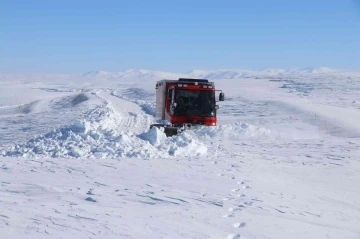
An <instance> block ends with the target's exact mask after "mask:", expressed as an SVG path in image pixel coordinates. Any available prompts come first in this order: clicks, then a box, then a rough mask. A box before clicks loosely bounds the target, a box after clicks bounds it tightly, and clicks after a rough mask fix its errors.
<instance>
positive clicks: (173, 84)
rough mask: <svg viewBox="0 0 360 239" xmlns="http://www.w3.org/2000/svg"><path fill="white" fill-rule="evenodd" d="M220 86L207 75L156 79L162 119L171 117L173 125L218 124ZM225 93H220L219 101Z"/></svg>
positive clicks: (157, 109)
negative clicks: (205, 76) (206, 77)
mask: <svg viewBox="0 0 360 239" xmlns="http://www.w3.org/2000/svg"><path fill="white" fill-rule="evenodd" d="M216 91H217V90H216V89H215V84H214V82H209V81H208V80H206V79H189V78H180V79H178V80H161V81H158V82H157V83H156V112H155V117H156V119H158V120H166V121H168V122H169V123H170V124H171V126H172V127H176V128H181V127H183V126H184V125H187V126H194V125H206V126H215V125H216V123H217V119H216V110H217V109H218V106H217V105H216V94H215V93H216ZM223 100H224V93H220V94H219V101H223Z"/></svg>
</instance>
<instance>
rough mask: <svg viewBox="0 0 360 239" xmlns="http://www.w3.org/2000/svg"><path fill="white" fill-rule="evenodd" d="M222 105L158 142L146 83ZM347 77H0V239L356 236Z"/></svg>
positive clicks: (356, 152) (352, 94) (358, 206)
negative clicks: (212, 119) (194, 84)
mask: <svg viewBox="0 0 360 239" xmlns="http://www.w3.org/2000/svg"><path fill="white" fill-rule="evenodd" d="M182 76H185V77H201V78H209V79H213V80H214V81H215V84H216V87H217V89H222V90H223V91H224V92H225V94H226V101H224V102H219V103H218V104H219V105H220V109H219V111H218V122H219V124H218V125H217V126H215V127H202V128H199V129H196V130H193V131H187V132H184V133H183V134H180V135H178V136H174V137H170V138H167V137H165V135H164V133H163V132H162V131H161V130H159V129H155V128H153V129H151V130H150V129H149V126H150V124H151V123H153V122H155V119H154V117H153V114H154V106H155V104H154V100H155V95H154V85H155V82H156V80H159V79H163V78H170V79H176V78H178V77H182ZM359 91H360V74H358V73H355V72H341V71H335V70H329V69H327V68H318V69H301V70H278V69H266V70H263V71H245V70H244V71H241V70H239V71H238V70H230V71H229V70H219V71H202V70H197V71H193V72H190V73H187V74H177V73H166V72H157V71H148V70H138V69H137V70H127V71H124V72H117V73H111V72H104V71H97V72H88V73H85V74H78V75H62V76H59V75H52V76H50V75H37V76H35V75H33V76H26V75H1V76H0V205H1V207H0V238H11V239H15V238H16V239H22V238H254V239H255V238H257V239H262V238H276V239H279V238H280V239H282V238H284V239H285V238H286V239H287V238H316V239H318V238H320V239H321V238H336V239H337V238H349V239H356V238H360V229H359V225H360V189H359V187H358V184H359V182H360V160H359V159H360V158H359V157H360V125H359V124H358V122H360V113H359V109H360V103H359V102H360V99H359V95H360V92H359Z"/></svg>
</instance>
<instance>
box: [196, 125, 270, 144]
mask: <svg viewBox="0 0 360 239" xmlns="http://www.w3.org/2000/svg"><path fill="white" fill-rule="evenodd" d="M194 133H195V134H196V135H197V136H198V137H200V138H222V139H231V140H239V139H244V138H269V137H271V136H273V135H272V132H271V131H270V130H269V129H266V128H262V127H257V126H254V125H250V124H247V123H235V124H224V125H219V126H215V127H202V128H199V129H197V130H195V131H194Z"/></svg>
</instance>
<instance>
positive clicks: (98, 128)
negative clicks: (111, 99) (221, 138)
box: [0, 105, 207, 158]
mask: <svg viewBox="0 0 360 239" xmlns="http://www.w3.org/2000/svg"><path fill="white" fill-rule="evenodd" d="M124 117H126V116H125V115H121V114H119V113H118V112H117V111H115V110H114V109H113V108H112V107H111V105H107V106H104V107H97V108H95V109H93V110H91V111H89V112H88V113H87V114H86V115H85V119H82V120H78V121H76V122H74V123H73V124H71V125H69V126H64V127H61V128H58V129H55V130H53V131H51V132H49V133H47V134H45V135H40V136H38V137H36V138H33V139H31V140H29V141H28V142H26V143H23V144H17V145H14V146H11V147H10V148H8V149H5V150H2V152H1V151H0V152H1V154H2V155H3V156H18V157H19V156H20V157H38V156H49V157H87V158H105V157H106V158H119V157H128V158H153V157H165V158H167V157H173V156H185V157H186V156H194V155H201V154H205V153H206V151H207V147H206V146H205V145H204V144H203V143H201V142H200V141H199V140H197V139H196V138H193V137H192V136H191V135H189V134H187V133H184V134H181V135H178V136H176V137H170V138H167V137H166V135H165V134H164V132H163V131H162V130H161V129H157V128H153V129H151V130H149V131H148V132H145V133H142V134H139V135H137V134H135V133H134V132H132V131H131V129H129V128H128V127H126V125H125V126H124V125H123V124H122V122H123V120H122V118H124Z"/></svg>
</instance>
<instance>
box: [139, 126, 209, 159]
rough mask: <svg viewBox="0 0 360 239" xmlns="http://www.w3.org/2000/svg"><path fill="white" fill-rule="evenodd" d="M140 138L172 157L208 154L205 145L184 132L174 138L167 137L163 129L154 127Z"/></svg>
mask: <svg viewBox="0 0 360 239" xmlns="http://www.w3.org/2000/svg"><path fill="white" fill-rule="evenodd" d="M140 137H141V138H142V139H144V140H147V141H149V143H150V144H151V145H153V146H154V147H156V148H157V149H158V150H159V151H160V152H166V153H167V154H169V155H171V156H191V155H203V154H206V152H207V147H206V146H205V144H203V143H201V142H200V141H199V139H197V138H196V137H194V135H193V134H191V133H188V132H183V133H181V134H179V135H177V136H173V137H166V135H165V133H164V129H163V128H161V129H158V128H156V127H154V128H152V129H150V131H149V132H146V133H144V134H142V135H141V136H140Z"/></svg>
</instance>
